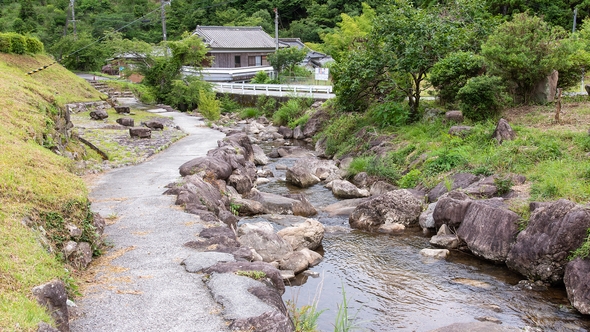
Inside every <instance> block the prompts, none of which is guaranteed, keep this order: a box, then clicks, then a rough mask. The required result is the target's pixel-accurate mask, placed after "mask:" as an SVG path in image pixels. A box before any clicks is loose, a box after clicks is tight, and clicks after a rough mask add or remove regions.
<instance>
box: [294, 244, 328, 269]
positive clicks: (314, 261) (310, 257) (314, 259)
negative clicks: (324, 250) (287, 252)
mask: <svg viewBox="0 0 590 332" xmlns="http://www.w3.org/2000/svg"><path fill="white" fill-rule="evenodd" d="M299 252H302V253H303V254H304V255H305V257H307V262H308V263H309V266H316V265H318V264H319V263H320V262H321V261H322V259H323V257H322V255H320V254H318V253H317V252H315V251H313V250H309V249H307V248H303V249H301V250H299Z"/></svg>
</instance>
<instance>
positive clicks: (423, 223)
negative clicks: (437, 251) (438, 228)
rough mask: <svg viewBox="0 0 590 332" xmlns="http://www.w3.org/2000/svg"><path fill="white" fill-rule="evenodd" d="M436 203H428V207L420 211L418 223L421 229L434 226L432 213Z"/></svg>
mask: <svg viewBox="0 0 590 332" xmlns="http://www.w3.org/2000/svg"><path fill="white" fill-rule="evenodd" d="M436 204H438V203H430V204H428V208H426V210H424V211H423V212H422V213H420V218H419V219H418V223H419V224H420V227H422V229H428V228H434V227H435V225H434V218H433V217H432V214H433V213H434V208H436Z"/></svg>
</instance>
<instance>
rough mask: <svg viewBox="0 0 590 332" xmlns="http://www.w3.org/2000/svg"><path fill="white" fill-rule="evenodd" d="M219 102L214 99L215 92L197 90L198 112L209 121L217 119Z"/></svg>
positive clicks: (219, 107)
mask: <svg viewBox="0 0 590 332" xmlns="http://www.w3.org/2000/svg"><path fill="white" fill-rule="evenodd" d="M220 104H221V102H220V101H219V100H217V99H215V92H212V91H207V90H204V89H201V90H199V112H201V114H202V115H203V117H205V119H207V120H210V121H215V120H219V115H220V110H221V106H220Z"/></svg>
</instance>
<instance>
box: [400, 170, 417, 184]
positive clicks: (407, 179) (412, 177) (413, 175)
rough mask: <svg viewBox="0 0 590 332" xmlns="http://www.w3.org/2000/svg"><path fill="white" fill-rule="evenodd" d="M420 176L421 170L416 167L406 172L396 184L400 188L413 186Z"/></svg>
mask: <svg viewBox="0 0 590 332" xmlns="http://www.w3.org/2000/svg"><path fill="white" fill-rule="evenodd" d="M421 177H422V172H420V170H418V169H413V170H411V171H409V172H408V173H406V175H404V176H403V177H402V178H401V179H399V181H398V185H399V186H400V188H414V187H415V186H417V185H418V183H419V182H420V178H421Z"/></svg>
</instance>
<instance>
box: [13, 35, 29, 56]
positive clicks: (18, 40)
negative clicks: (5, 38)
mask: <svg viewBox="0 0 590 332" xmlns="http://www.w3.org/2000/svg"><path fill="white" fill-rule="evenodd" d="M9 35H10V45H11V47H10V50H11V52H12V53H16V54H25V52H26V51H27V41H26V39H25V37H24V36H23V35H19V34H18V33H10V34H9Z"/></svg>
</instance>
